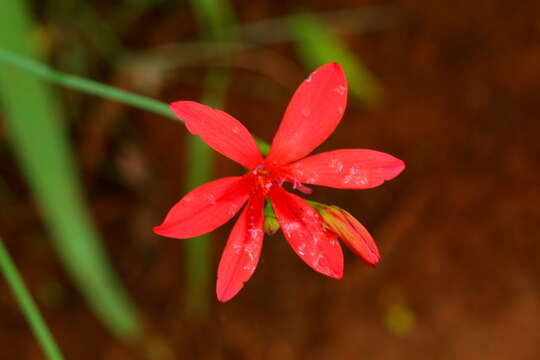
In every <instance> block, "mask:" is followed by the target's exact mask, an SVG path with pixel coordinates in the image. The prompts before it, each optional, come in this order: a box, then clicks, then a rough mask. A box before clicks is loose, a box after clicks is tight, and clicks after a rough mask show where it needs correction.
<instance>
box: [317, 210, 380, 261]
mask: <svg viewBox="0 0 540 360" xmlns="http://www.w3.org/2000/svg"><path fill="white" fill-rule="evenodd" d="M315 208H316V209H317V210H318V211H319V213H320V214H321V217H322V218H323V221H324V224H325V226H326V228H327V229H328V230H330V231H332V232H333V233H335V234H336V235H338V236H339V237H340V238H341V240H342V241H343V242H344V243H345V245H347V247H348V248H349V249H350V250H351V251H352V252H353V253H354V254H356V255H357V256H358V257H360V258H361V259H362V260H364V261H365V262H366V263H367V264H369V265H371V266H374V265H375V264H377V263H378V262H379V259H380V255H379V250H378V249H377V245H376V244H375V241H374V240H373V238H372V237H371V235H370V234H369V232H368V231H367V230H366V228H365V227H364V226H363V225H362V224H360V222H359V221H358V220H356V219H355V218H354V217H353V216H352V215H351V214H349V213H348V212H347V211H345V210H343V209H342V208H339V207H337V206H332V205H324V204H317V205H316V206H315Z"/></svg>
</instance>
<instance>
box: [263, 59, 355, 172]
mask: <svg viewBox="0 0 540 360" xmlns="http://www.w3.org/2000/svg"><path fill="white" fill-rule="evenodd" d="M346 105H347V80H346V79H345V74H344V73H343V70H342V69H341V67H340V66H339V65H338V64H336V63H330V64H326V65H323V66H321V67H320V68H318V69H317V70H315V71H314V72H313V73H312V74H311V75H310V77H308V78H307V79H306V80H305V81H304V82H303V83H302V84H301V85H300V87H299V88H298V89H297V90H296V92H295V93H294V95H293V97H292V99H291V101H290V103H289V106H288V107H287V110H286V111H285V115H284V116H283V120H281V125H280V126H279V129H278V131H277V133H276V136H275V137H274V140H273V142H272V147H271V149H270V153H269V154H268V160H270V161H273V162H274V163H276V164H281V165H283V164H288V163H290V162H292V161H294V160H298V159H301V158H303V157H304V156H306V155H307V154H309V153H310V152H312V151H313V150H314V149H315V148H316V147H317V146H319V145H320V144H321V143H323V142H324V141H325V140H326V139H327V138H328V136H330V134H331V133H332V132H333V131H334V130H335V128H336V126H337V125H338V124H339V122H340V120H341V117H342V116H343V113H344V111H345V107H346Z"/></svg>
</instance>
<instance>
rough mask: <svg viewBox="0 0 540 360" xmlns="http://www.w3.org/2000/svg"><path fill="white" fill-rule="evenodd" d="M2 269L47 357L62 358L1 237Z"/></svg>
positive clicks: (0, 262) (57, 359)
mask: <svg viewBox="0 0 540 360" xmlns="http://www.w3.org/2000/svg"><path fill="white" fill-rule="evenodd" d="M0 270H1V271H2V274H4V277H5V278H6V281H7V283H8V285H9V287H10V288H11V291H12V292H13V294H14V295H15V299H16V300H17V302H18V303H19V306H20V307H21V310H22V311H23V313H24V316H25V317H26V320H27V321H28V323H29V324H30V327H31V328H32V331H33V333H34V336H35V337H36V338H37V340H38V342H39V344H40V345H41V348H42V349H43V352H44V353H45V355H46V356H47V358H48V359H50V360H62V359H63V357H62V354H61V353H60V350H59V348H58V346H57V345H56V342H55V341H54V338H53V336H52V334H51V332H50V331H49V329H48V328H47V325H46V324H45V321H44V320H43V318H42V317H41V314H40V313H39V310H38V308H37V306H36V304H35V303H34V300H33V299H32V297H31V296H30V293H29V292H28V289H27V288H26V286H25V285H24V281H23V280H22V278H21V275H20V274H19V271H18V270H17V267H16V266H15V264H14V263H13V260H12V259H11V257H10V256H9V253H8V251H7V249H6V247H5V245H4V242H3V241H2V238H0Z"/></svg>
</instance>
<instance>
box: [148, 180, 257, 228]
mask: <svg viewBox="0 0 540 360" xmlns="http://www.w3.org/2000/svg"><path fill="white" fill-rule="evenodd" d="M250 190H251V188H250V185H249V183H247V180H246V179H245V178H243V177H241V176H235V177H227V178H221V179H218V180H215V181H212V182H209V183H206V184H204V185H201V186H199V187H198V188H196V189H195V190H193V191H192V192H190V193H189V194H187V195H186V196H184V197H183V198H182V200H180V201H179V202H178V203H176V204H175V205H174V206H173V207H172V209H171V210H169V213H168V214H167V216H166V217H165V220H164V221H163V223H162V224H161V225H159V226H156V227H154V232H155V233H156V234H158V235H162V236H167V237H172V238H177V239H187V238H192V237H195V236H199V235H202V234H205V233H207V232H210V231H212V230H215V229H216V228H218V227H220V226H221V225H223V224H225V223H226V222H227V221H229V220H230V219H231V218H232V217H233V216H234V215H235V214H236V213H237V212H238V210H240V208H241V207H242V205H244V203H245V202H246V200H247V199H248V197H249V192H250Z"/></svg>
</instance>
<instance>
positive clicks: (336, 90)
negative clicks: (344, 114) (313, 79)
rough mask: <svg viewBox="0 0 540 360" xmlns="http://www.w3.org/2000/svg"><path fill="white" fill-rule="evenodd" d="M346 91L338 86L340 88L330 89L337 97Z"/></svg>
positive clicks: (341, 86) (343, 87)
mask: <svg viewBox="0 0 540 360" xmlns="http://www.w3.org/2000/svg"><path fill="white" fill-rule="evenodd" d="M346 90H347V89H346V88H345V86H343V85H340V86H338V87H335V88H334V89H332V91H334V92H337V93H338V94H339V95H345V91H346Z"/></svg>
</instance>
